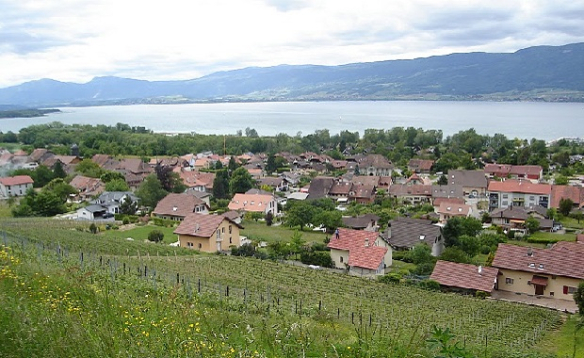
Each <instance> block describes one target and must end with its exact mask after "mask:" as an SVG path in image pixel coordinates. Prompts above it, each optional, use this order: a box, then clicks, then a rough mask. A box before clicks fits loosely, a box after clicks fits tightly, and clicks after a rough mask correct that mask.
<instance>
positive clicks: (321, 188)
mask: <svg viewBox="0 0 584 358" xmlns="http://www.w3.org/2000/svg"><path fill="white" fill-rule="evenodd" d="M334 182H335V179H334V178H329V177H316V178H314V179H312V181H311V182H310V187H309V188H308V198H309V199H320V198H324V197H326V196H327V195H328V193H329V191H330V190H331V187H332V186H333V184H334Z"/></svg>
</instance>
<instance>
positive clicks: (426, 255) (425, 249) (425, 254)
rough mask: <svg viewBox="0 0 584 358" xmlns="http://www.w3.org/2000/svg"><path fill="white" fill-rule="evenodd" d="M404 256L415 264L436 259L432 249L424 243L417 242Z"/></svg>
mask: <svg viewBox="0 0 584 358" xmlns="http://www.w3.org/2000/svg"><path fill="white" fill-rule="evenodd" d="M406 258H407V259H408V260H409V261H411V262H412V263H414V264H416V265H419V264H422V263H426V262H434V261H436V259H435V258H434V257H433V256H432V250H431V249H430V246H428V245H426V244H417V245H416V246H414V248H413V249H411V250H410V251H408V252H407V254H406Z"/></svg>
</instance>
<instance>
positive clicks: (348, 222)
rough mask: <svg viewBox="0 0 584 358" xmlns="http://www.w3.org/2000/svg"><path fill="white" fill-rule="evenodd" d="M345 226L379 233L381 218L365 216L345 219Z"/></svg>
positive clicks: (371, 215)
mask: <svg viewBox="0 0 584 358" xmlns="http://www.w3.org/2000/svg"><path fill="white" fill-rule="evenodd" d="M342 220H343V225H345V226H346V227H348V228H351V229H354V230H365V231H377V230H378V229H379V225H378V221H379V216H377V215H375V214H365V215H359V216H356V217H350V216H349V217H343V218H342Z"/></svg>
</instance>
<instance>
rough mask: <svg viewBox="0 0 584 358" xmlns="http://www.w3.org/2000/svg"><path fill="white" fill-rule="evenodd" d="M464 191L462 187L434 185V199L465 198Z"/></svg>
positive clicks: (456, 185)
mask: <svg viewBox="0 0 584 358" xmlns="http://www.w3.org/2000/svg"><path fill="white" fill-rule="evenodd" d="M463 197H464V191H463V189H462V185H458V184H447V185H432V199H434V200H435V199H436V198H463Z"/></svg>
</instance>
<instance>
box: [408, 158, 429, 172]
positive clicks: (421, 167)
mask: <svg viewBox="0 0 584 358" xmlns="http://www.w3.org/2000/svg"><path fill="white" fill-rule="evenodd" d="M433 165H434V161H433V160H428V159H410V161H409V162H408V168H412V169H414V170H417V171H430V170H431V169H432V166H433Z"/></svg>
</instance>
